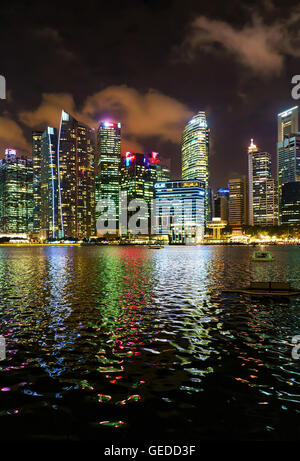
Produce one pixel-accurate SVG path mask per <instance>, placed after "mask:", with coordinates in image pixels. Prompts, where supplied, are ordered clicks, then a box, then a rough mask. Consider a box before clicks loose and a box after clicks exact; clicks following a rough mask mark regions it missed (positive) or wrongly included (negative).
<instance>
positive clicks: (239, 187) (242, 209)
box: [229, 177, 248, 232]
mask: <svg viewBox="0 0 300 461" xmlns="http://www.w3.org/2000/svg"><path fill="white" fill-rule="evenodd" d="M247 195H248V194H247V180H246V178H245V177H242V178H237V179H229V225H230V227H232V229H233V230H236V231H238V232H240V231H241V230H242V227H243V226H244V225H245V224H247Z"/></svg>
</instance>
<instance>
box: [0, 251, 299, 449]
mask: <svg viewBox="0 0 300 461" xmlns="http://www.w3.org/2000/svg"><path fill="white" fill-rule="evenodd" d="M269 249H270V251H271V252H272V254H273V255H274V257H275V260H274V261H273V262H271V263H270V262H269V263H255V262H251V260H250V256H251V254H252V252H253V248H251V247H246V246H200V247H168V248H164V249H162V250H152V249H148V248H143V247H35V248H28V247H19V248H5V247H2V248H0V290H1V298H0V315H1V316H0V334H1V335H3V336H4V337H5V339H6V360H3V361H1V362H0V429H1V430H0V438H1V439H2V440H3V439H10V440H11V439H18V440H20V439H31V440H32V439H34V440H36V439H44V438H47V439H55V440H60V439H63V440H65V439H67V440H87V439H96V440H98V441H99V442H100V441H102V442H103V441H109V440H112V441H114V442H118V443H120V444H122V443H124V441H126V440H140V441H143V440H160V441H166V442H167V441H169V440H176V441H177V442H179V441H184V440H185V441H187V440H194V441H195V440H219V439H223V440H270V441H272V440H296V439H299V435H300V430H299V421H300V418H299V416H300V414H299V413H300V386H299V382H300V377H299V371H300V360H297V359H295V358H293V357H292V347H293V345H292V338H293V337H294V336H295V335H297V334H298V335H299V334H300V325H299V313H300V297H295V298H290V299H289V300H285V299H277V300H272V299H264V298H262V299H254V298H250V297H247V296H242V295H233V294H231V295H228V294H224V293H222V290H223V289H224V288H225V287H236V286H240V285H247V283H248V282H249V281H250V280H261V281H269V280H273V281H282V280H289V281H291V282H292V284H293V285H294V286H296V287H300V247H297V246H277V247H275V246H274V247H270V248H269Z"/></svg>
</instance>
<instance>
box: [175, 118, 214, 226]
mask: <svg viewBox="0 0 300 461" xmlns="http://www.w3.org/2000/svg"><path fill="white" fill-rule="evenodd" d="M181 153H182V179H183V180H185V181H187V180H194V179H196V180H198V181H203V182H204V183H205V190H206V194H205V201H206V202H205V203H206V211H205V215H206V220H209V219H210V201H209V193H208V191H209V128H208V126H207V121H206V115H205V112H198V114H196V115H195V116H194V117H193V118H192V119H191V120H190V121H189V122H188V124H187V125H186V127H185V129H184V132H183V135H182V146H181Z"/></svg>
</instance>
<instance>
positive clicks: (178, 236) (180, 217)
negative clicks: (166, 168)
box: [154, 180, 205, 244]
mask: <svg viewBox="0 0 300 461" xmlns="http://www.w3.org/2000/svg"><path fill="white" fill-rule="evenodd" d="M154 187H155V209H154V214H155V227H156V233H157V234H158V235H161V236H164V237H165V239H168V240H169V241H170V243H175V244H176V243H177V244H197V243H200V242H201V241H202V240H203V236H204V219H205V216H204V210H205V183H204V182H202V181H195V180H194V181H166V182H157V183H156V184H155V186H154Z"/></svg>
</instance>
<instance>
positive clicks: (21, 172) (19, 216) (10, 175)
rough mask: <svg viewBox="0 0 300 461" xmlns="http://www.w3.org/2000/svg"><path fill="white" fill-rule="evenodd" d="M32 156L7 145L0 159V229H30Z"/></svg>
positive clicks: (3, 230)
mask: <svg viewBox="0 0 300 461" xmlns="http://www.w3.org/2000/svg"><path fill="white" fill-rule="evenodd" d="M32 181H33V169H32V160H31V159H29V158H26V157H18V156H17V152H16V150H14V149H6V151H5V158H4V159H2V160H0V232H4V233H27V234H31V233H32V231H33V189H32Z"/></svg>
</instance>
